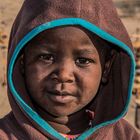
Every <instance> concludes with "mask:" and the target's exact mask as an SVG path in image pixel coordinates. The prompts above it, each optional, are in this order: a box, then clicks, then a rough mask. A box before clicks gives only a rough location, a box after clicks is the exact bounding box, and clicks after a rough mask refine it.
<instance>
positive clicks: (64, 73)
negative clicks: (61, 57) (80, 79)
mask: <svg viewBox="0 0 140 140" xmlns="http://www.w3.org/2000/svg"><path fill="white" fill-rule="evenodd" d="M51 78H52V79H53V80H54V81H56V82H59V83H73V82H74V80H75V78H74V66H73V65H72V64H71V63H70V62H65V63H64V62H63V63H61V64H58V66H57V67H56V69H55V72H54V73H53V74H52V76H51Z"/></svg>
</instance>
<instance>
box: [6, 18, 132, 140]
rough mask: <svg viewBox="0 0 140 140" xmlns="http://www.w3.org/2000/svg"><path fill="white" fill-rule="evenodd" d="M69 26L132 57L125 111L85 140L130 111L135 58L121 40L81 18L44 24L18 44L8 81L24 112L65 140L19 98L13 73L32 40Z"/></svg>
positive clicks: (84, 136) (81, 138) (94, 129)
mask: <svg viewBox="0 0 140 140" xmlns="http://www.w3.org/2000/svg"><path fill="white" fill-rule="evenodd" d="M67 25H79V26H82V27H84V28H86V29H88V30H89V31H91V32H93V33H95V34H96V35H98V36H100V37H101V38H103V39H105V40H107V41H108V42H111V43H113V44H115V45H117V46H118V47H120V48H122V49H123V50H124V51H126V53H127V54H128V55H129V56H130V59H131V73H130V79H129V89H128V100H127V103H126V106H125V108H124V111H123V112H122V113H121V114H120V115H119V116H118V117H117V118H115V119H113V120H111V121H107V122H103V123H101V124H99V125H97V126H95V127H94V128H91V129H89V130H87V131H86V132H84V133H83V134H82V135H80V136H79V137H78V138H77V140H84V139H86V138H87V137H88V136H90V135H91V134H92V133H93V132H95V131H96V130H97V129H99V128H101V127H103V126H106V125H108V124H112V123H114V122H116V121H118V120H119V119H120V118H121V117H123V116H124V115H125V113H126V112H127V110H128V104H129V102H130V98H131V93H132V85H133V81H134V73H135V58H134V55H133V53H132V51H131V49H130V48H129V47H128V46H127V45H126V44H124V43H123V42H121V41H120V40H118V39H116V38H115V37H113V36H112V35H110V34H108V33H107V32H105V31H103V30H101V29H100V28H99V27H97V26H95V25H94V24H92V23H90V22H88V21H86V20H83V19H81V18H62V19H57V20H53V21H51V22H47V23H45V24H42V25H40V26H38V27H36V28H34V29H33V30H32V31H31V32H29V33H28V34H27V35H26V36H24V38H23V39H22V40H21V41H20V42H19V43H18V45H17V46H16V48H15V51H14V52H13V55H12V57H11V60H10V63H9V69H8V81H9V87H10V90H11V93H12V94H13V96H14V98H15V99H16V101H17V102H18V104H19V105H20V106H21V107H22V108H23V110H24V111H25V112H26V113H27V114H28V115H29V116H30V117H31V119H33V120H34V121H35V122H36V123H37V124H38V125H39V126H40V127H42V128H43V129H44V130H45V131H47V132H48V133H49V134H51V135H52V136H54V137H56V138H57V139H59V140H65V138H64V137H62V136H61V135H60V134H59V133H58V132H57V131H56V130H55V129H53V128H52V127H51V126H50V125H49V124H48V123H47V122H45V121H44V120H43V119H42V118H41V117H40V116H39V115H38V114H37V113H36V112H35V111H34V110H32V108H31V107H30V106H28V105H27V104H26V103H25V102H24V101H23V99H22V98H21V97H20V96H19V95H20V94H19V93H18V92H17V91H16V89H15V87H14V84H13V80H12V73H13V68H14V63H15V61H16V59H17V56H18V54H19V52H20V51H21V49H22V48H23V47H24V46H25V45H26V44H27V42H29V41H30V40H31V39H32V38H34V37H35V36H36V35H38V34H39V33H41V32H42V31H44V30H47V29H51V28H55V27H58V26H67Z"/></svg>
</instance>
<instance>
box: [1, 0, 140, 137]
mask: <svg viewBox="0 0 140 140" xmlns="http://www.w3.org/2000/svg"><path fill="white" fill-rule="evenodd" d="M77 25H78V26H80V27H82V28H85V29H86V30H89V31H90V32H92V33H94V34H95V35H97V36H99V37H100V38H101V39H103V40H105V41H106V42H108V44H109V45H110V47H112V48H113V47H117V48H118V51H117V56H116V58H115V61H114V63H113V65H112V68H111V71H110V75H109V81H108V83H107V84H106V85H105V86H104V87H103V88H102V89H100V90H99V91H98V95H97V96H96V98H95V99H94V100H93V101H92V102H91V103H90V110H91V111H94V113H95V117H94V119H93V121H92V127H91V128H90V129H88V130H86V131H85V132H84V133H82V134H81V135H80V136H79V137H78V138H77V140H85V139H87V140H95V139H96V140H140V134H138V133H137V132H136V130H134V128H133V127H132V126H131V125H130V124H129V123H128V122H126V121H125V120H123V119H122V118H123V116H124V115H125V114H126V112H127V109H128V105H129V102H130V98H131V92H132V85H133V79H134V72H135V61H134V55H133V48H132V44H131V41H130V39H129V36H128V34H127V32H126V30H125V28H124V26H123V25H122V22H121V21H120V19H119V17H118V15H117V12H116V9H115V8H114V6H113V2H112V1H111V0H25V1H24V3H23V6H22V8H21V10H20V12H19V14H18V15H17V17H16V20H15V22H14V24H13V27H12V31H11V36H10V41H9V49H8V65H7V79H8V97H9V102H10V105H11V108H12V112H10V113H9V114H8V115H7V116H5V117H4V118H2V119H1V120H0V140H46V139H52V140H64V139H65V138H64V137H63V136H62V135H60V134H59V133H58V132H57V131H56V130H55V129H54V128H52V127H51V126H50V125H49V124H48V123H47V122H46V121H45V120H43V118H41V116H40V115H39V114H38V113H37V112H36V110H35V108H34V105H33V103H32V102H31V99H30V97H29V95H28V93H27V89H26V87H25V82H24V78H23V76H22V75H21V72H20V66H19V65H20V61H19V53H20V52H21V50H22V49H23V48H24V46H25V45H26V44H27V43H28V42H29V41H30V40H32V39H33V38H34V37H35V36H37V35H38V34H39V33H41V32H43V31H45V30H47V29H51V28H55V27H59V26H77ZM77 129H78V128H77Z"/></svg>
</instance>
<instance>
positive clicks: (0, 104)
mask: <svg viewBox="0 0 140 140" xmlns="http://www.w3.org/2000/svg"><path fill="white" fill-rule="evenodd" d="M115 1H116V0H115ZM22 2H23V0H14V1H12V0H0V32H1V31H2V32H5V33H6V34H7V36H8V37H9V33H10V29H11V26H12V23H13V21H14V19H15V17H16V14H17V12H18V11H19V8H20V7H21V4H22ZM118 12H119V13H120V11H119V10H118ZM120 14H121V13H120ZM122 22H123V23H124V25H125V27H126V29H127V30H128V33H129V35H130V36H131V35H132V34H133V33H135V31H136V29H137V28H138V27H139V28H140V24H139V23H140V15H139V14H138V13H137V14H136V15H135V16H134V17H127V18H122ZM5 46H7V41H6V43H5ZM6 52H7V49H1V48H0V118H1V117H3V116H4V115H5V114H7V112H9V111H10V106H9V103H8V99H7V94H6V86H3V83H4V82H5V75H6V73H5V71H6ZM134 112H135V103H134V97H133V98H132V100H131V104H130V107H129V111H128V114H127V116H126V119H127V120H128V121H129V122H130V123H131V124H132V125H134Z"/></svg>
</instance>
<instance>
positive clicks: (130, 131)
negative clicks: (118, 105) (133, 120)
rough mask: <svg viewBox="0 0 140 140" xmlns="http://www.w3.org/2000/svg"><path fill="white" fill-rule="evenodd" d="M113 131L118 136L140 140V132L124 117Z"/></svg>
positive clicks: (115, 125) (129, 139)
mask: <svg viewBox="0 0 140 140" xmlns="http://www.w3.org/2000/svg"><path fill="white" fill-rule="evenodd" d="M113 132H114V134H115V135H116V136H118V137H122V138H123V139H126V140H140V133H139V132H138V131H137V130H136V129H135V128H134V127H133V126H132V125H131V124H129V123H128V122H127V121H126V120H124V119H121V120H119V121H118V122H116V123H115V124H114V130H113Z"/></svg>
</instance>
